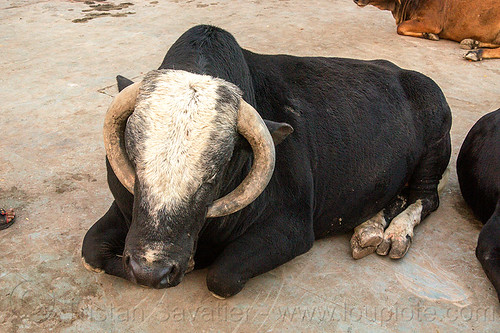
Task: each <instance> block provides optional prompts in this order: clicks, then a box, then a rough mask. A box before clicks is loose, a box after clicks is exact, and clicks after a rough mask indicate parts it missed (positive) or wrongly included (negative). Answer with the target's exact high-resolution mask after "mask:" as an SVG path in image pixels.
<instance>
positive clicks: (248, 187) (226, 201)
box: [207, 99, 276, 217]
mask: <svg viewBox="0 0 500 333" xmlns="http://www.w3.org/2000/svg"><path fill="white" fill-rule="evenodd" d="M238 132H239V133H240V134H241V135H243V137H244V138H245V139H247V141H248V142H249V143H250V146H251V147H252V150H253V154H254V160H253V165H252V168H251V169H250V172H249V173H248V175H247V176H246V178H245V179H244V180H243V181H242V182H241V184H240V185H238V187H237V188H235V189H234V190H233V191H232V192H231V193H229V194H228V195H226V196H224V197H222V198H220V199H218V200H216V201H214V202H213V203H212V205H211V206H210V207H209V208H208V212H207V217H219V216H224V215H229V214H232V213H234V212H237V211H238V210H240V209H242V208H244V207H246V206H247V205H249V204H250V203H251V202H252V201H254V200H255V199H256V198H257V197H258V196H259V195H260V194H261V193H262V191H264V189H265V188H266V186H267V184H268V183H269V180H271V176H272V175H273V171H274V163H275V160H276V153H275V151H274V142H273V138H272V137H271V134H270V133H269V130H268V129H267V126H266V124H265V123H264V121H263V120H262V118H261V117H260V115H259V114H258V113H257V111H255V109H254V108H253V107H252V106H251V105H249V104H248V103H247V102H245V101H244V100H243V99H241V100H240V109H239V110H238Z"/></svg>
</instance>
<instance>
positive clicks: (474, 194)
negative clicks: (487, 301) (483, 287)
mask: <svg viewBox="0 0 500 333" xmlns="http://www.w3.org/2000/svg"><path fill="white" fill-rule="evenodd" d="M457 174H458V182H459V184H460V190H461V192H462V196H463V197H464V199H465V202H466V203H467V204H468V205H469V206H470V207H471V208H472V211H473V212H474V214H475V215H476V216H477V217H478V218H479V220H480V221H481V222H483V224H484V226H483V228H482V230H481V232H480V234H479V239H478V241H477V247H476V256H477V258H478V260H479V262H480V263H481V265H482V266H483V269H484V271H485V273H486V275H487V276H488V278H489V279H490V281H491V282H492V283H493V286H494V287H495V289H496V291H497V296H498V299H499V301H500V109H498V110H496V111H493V112H491V113H488V114H486V115H485V116H483V117H482V118H481V119H479V120H478V121H477V123H476V124H475V125H474V126H473V127H472V128H471V130H470V131H469V133H468V134H467V137H466V138H465V140H464V143H463V144H462V148H460V153H459V154H458V158H457Z"/></svg>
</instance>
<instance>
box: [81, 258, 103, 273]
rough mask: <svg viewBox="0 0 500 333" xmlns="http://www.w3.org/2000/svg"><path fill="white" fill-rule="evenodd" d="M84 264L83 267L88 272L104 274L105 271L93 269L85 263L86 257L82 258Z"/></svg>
mask: <svg viewBox="0 0 500 333" xmlns="http://www.w3.org/2000/svg"><path fill="white" fill-rule="evenodd" d="M82 263H83V267H85V269H86V270H88V271H91V272H94V273H104V270H103V269H101V268H97V267H93V266H92V265H90V264H88V263H87V262H86V261H85V258H84V257H82Z"/></svg>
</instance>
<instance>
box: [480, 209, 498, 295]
mask: <svg viewBox="0 0 500 333" xmlns="http://www.w3.org/2000/svg"><path fill="white" fill-rule="evenodd" d="M499 240H500V201H499V202H498V203H497V208H496V210H495V213H493V215H492V216H491V217H490V219H489V220H488V221H487V222H486V224H485V225H484V226H483V229H482V230H481V233H480V234H479V239H478V241H477V247H476V257H477V259H478V260H479V262H480V263H481V265H482V266H483V270H484V272H485V273H486V276H488V279H489V280H490V281H491V283H492V284H493V287H495V289H496V292H497V296H498V300H499V301H500V242H499Z"/></svg>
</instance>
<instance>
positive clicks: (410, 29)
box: [397, 20, 442, 40]
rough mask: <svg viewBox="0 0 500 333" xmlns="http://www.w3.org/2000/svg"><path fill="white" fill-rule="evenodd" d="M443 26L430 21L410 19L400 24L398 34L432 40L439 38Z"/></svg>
mask: <svg viewBox="0 0 500 333" xmlns="http://www.w3.org/2000/svg"><path fill="white" fill-rule="evenodd" d="M441 30H442V29H441V28H439V27H438V26H436V25H434V24H432V23H431V22H428V21H420V20H409V21H404V22H402V23H400V24H399V25H398V30H397V32H398V34H400V35H404V36H412V37H420V38H426V39H430V40H439V36H438V34H439V33H440V32H441Z"/></svg>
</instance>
